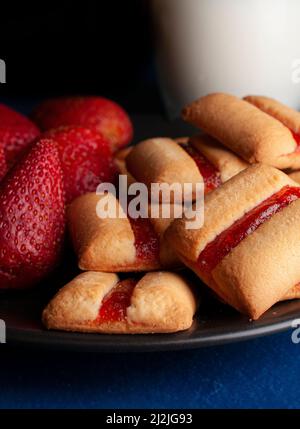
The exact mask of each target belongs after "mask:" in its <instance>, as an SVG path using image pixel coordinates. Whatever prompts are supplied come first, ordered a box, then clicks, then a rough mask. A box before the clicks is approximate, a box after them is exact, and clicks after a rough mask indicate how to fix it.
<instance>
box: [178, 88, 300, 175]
mask: <svg viewBox="0 0 300 429" xmlns="http://www.w3.org/2000/svg"><path fill="white" fill-rule="evenodd" d="M182 116H183V119H184V120H185V121H187V122H189V123H190V124H192V125H195V126H196V127H199V128H201V129H202V130H203V131H205V132H206V133H207V134H209V135H211V136H213V137H214V138H215V139H217V140H218V141H219V142H221V143H222V144H223V145H224V146H226V147H228V148H229V149H231V150H232V151H233V152H235V153H237V154H238V155H239V156H241V157H242V158H243V159H244V160H245V161H247V162H249V163H251V164H253V163H256V162H262V163H264V164H269V165H272V166H274V167H277V168H280V169H285V168H293V169H297V168H300V151H299V141H300V138H299V135H298V132H299V124H300V121H299V117H300V113H298V112H296V111H294V110H292V109H290V108H288V107H286V106H283V105H281V104H280V103H278V102H276V101H274V100H270V99H267V98H265V97H246V99H245V100H241V99H239V98H237V97H235V96H233V95H230V94H223V93H215V94H209V95H207V96H205V97H201V98H199V99H198V100H196V101H194V102H193V103H191V104H190V105H188V106H186V107H185V108H184V109H183V112H182Z"/></svg>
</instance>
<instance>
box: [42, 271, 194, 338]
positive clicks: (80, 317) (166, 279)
mask: <svg viewBox="0 0 300 429" xmlns="http://www.w3.org/2000/svg"><path fill="white" fill-rule="evenodd" d="M196 307H197V302H196V298H195V295H194V293H193V291H192V289H191V287H190V285H189V283H188V282H187V281H186V280H185V278H184V277H182V276H181V275H178V274H175V273H170V272H163V271H160V272H155V273H148V274H145V275H144V276H143V277H142V278H140V279H135V278H129V279H125V280H120V279H119V278H118V276H117V275H116V274H111V273H100V272H93V271H89V272H85V273H83V274H80V275H79V276H77V277H76V278H75V279H73V280H72V281H71V282H70V283H68V284H67V285H66V286H64V287H63V288H62V289H61V290H60V291H59V292H58V293H57V294H56V295H55V296H54V298H53V299H52V300H51V301H50V303H49V304H48V305H47V307H46V308H45V310H44V312H43V316H42V320H43V323H44V325H45V326H46V327H47V328H48V329H59V330H65V331H79V332H99V333H107V334H127V333H128V334H129V333H130V334H144V333H155V332H156V333H166V332H177V331H182V330H185V329H188V328H190V326H191V325H192V323H193V317H194V314H195V312H196Z"/></svg>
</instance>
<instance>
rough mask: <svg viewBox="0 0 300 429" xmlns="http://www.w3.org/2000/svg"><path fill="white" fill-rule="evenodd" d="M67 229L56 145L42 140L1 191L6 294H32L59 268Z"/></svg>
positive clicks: (1, 284) (0, 268)
mask: <svg viewBox="0 0 300 429" xmlns="http://www.w3.org/2000/svg"><path fill="white" fill-rule="evenodd" d="M64 229H65V201H64V189H63V174H62V170H61V163H60V159H59V153H58V150H57V147H56V144H55V142H54V141H51V140H46V139H44V140H41V141H40V142H39V143H37V144H36V145H34V146H33V148H32V149H31V150H30V152H29V153H28V154H27V155H26V156H25V157H24V158H23V159H22V160H21V161H20V162H19V164H18V165H17V166H16V167H15V168H14V169H13V170H11V171H10V173H9V174H8V175H7V176H6V177H5V179H4V180H3V182H2V183H1V187H0V288H1V289H12V288H16V289H19V288H27V287H30V286H33V285H34V284H36V283H37V282H38V281H39V280H41V279H42V278H43V277H44V276H46V275H47V274H48V273H49V272H50V271H51V270H52V269H53V268H54V267H55V265H56V264H57V262H58V260H59V256H60V251H61V248H62V243H63V236H64Z"/></svg>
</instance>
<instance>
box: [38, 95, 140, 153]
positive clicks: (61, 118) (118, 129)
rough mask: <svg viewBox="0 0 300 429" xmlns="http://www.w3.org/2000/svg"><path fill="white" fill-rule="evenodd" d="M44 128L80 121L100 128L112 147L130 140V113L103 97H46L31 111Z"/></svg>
mask: <svg viewBox="0 0 300 429" xmlns="http://www.w3.org/2000/svg"><path fill="white" fill-rule="evenodd" d="M33 118H34V120H35V122H36V123H37V124H38V125H39V126H40V127H41V129H43V130H49V129H50V128H58V127H60V126H66V125H81V126H83V127H87V128H94V129H96V130H97V131H99V132H100V133H101V134H102V135H103V136H104V137H105V138H107V139H108V140H109V142H110V144H111V149H112V151H113V152H114V151H115V150H117V149H119V148H121V147H123V146H126V145H127V144H129V143H130V141H131V140H132V135H133V128H132V123H131V121H130V118H129V116H128V115H127V113H126V112H125V110H124V109H122V107H121V106H119V105H118V104H117V103H115V102H113V101H111V100H108V99H106V98H103V97H66V98H56V99H51V100H45V101H44V102H43V103H41V104H40V105H39V106H38V107H37V108H36V110H35V112H34V113H33Z"/></svg>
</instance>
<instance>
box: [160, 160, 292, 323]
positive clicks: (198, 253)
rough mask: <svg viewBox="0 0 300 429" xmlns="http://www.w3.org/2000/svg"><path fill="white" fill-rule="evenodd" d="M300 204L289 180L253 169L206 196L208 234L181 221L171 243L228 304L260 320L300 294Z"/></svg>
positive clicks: (267, 170)
mask: <svg viewBox="0 0 300 429" xmlns="http://www.w3.org/2000/svg"><path fill="white" fill-rule="evenodd" d="M299 198H300V187H299V185H298V184H297V183H296V182H294V181H293V180H291V179H290V178H289V177H288V176H287V175H286V174H284V173H283V172H281V171H279V170H277V169H275V168H273V167H270V166H267V165H259V164H257V165H253V166H251V167H249V168H247V169H246V170H244V171H242V172H241V173H239V174H238V175H236V176H234V177H233V178H232V179H230V180H229V181H228V182H226V183H225V184H223V185H222V186H221V187H220V188H218V189H217V190H215V191H213V192H211V193H210V194H208V195H207V196H206V198H205V208H204V210H205V215H204V225H203V226H202V228H200V229H198V230H188V229H186V227H185V226H186V225H185V224H186V221H185V219H184V218H183V219H177V220H175V221H174V222H173V223H172V224H171V226H170V227H169V228H168V230H167V231H166V234H165V237H166V239H167V240H168V241H169V243H170V245H172V246H173V249H174V250H175V251H176V253H177V255H178V257H179V258H180V259H181V260H182V261H183V262H184V263H185V264H186V265H187V266H188V267H190V268H191V269H192V270H193V271H194V272H195V273H196V274H197V275H198V276H199V277H200V278H201V279H202V280H203V281H204V282H205V283H206V284H207V285H208V286H209V287H210V288H211V289H213V291H214V292H215V293H216V294H217V295H218V296H219V297H220V298H221V299H222V300H223V301H224V302H226V303H228V304H230V305H231V306H233V307H234V308H235V309H237V310H238V311H240V312H242V313H245V314H247V315H248V316H249V317H250V318H252V319H257V318H258V317H260V316H261V315H262V314H263V313H264V312H265V311H266V310H268V309H269V308H270V307H271V306H272V305H273V304H275V303H276V302H278V301H280V300H282V299H285V298H286V299H290V298H292V297H297V295H298V294H299V292H298V287H296V288H295V285H297V284H298V283H299V280H300V199H299Z"/></svg>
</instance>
